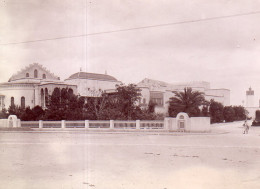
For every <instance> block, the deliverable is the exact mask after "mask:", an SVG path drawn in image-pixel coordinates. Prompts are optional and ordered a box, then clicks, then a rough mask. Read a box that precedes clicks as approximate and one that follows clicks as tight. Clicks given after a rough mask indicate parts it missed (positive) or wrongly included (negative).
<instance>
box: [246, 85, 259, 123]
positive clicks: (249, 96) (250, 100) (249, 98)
mask: <svg viewBox="0 0 260 189" xmlns="http://www.w3.org/2000/svg"><path fill="white" fill-rule="evenodd" d="M254 95H255V93H254V90H252V88H251V87H250V88H249V89H248V91H246V107H245V108H246V110H247V111H248V117H251V118H252V119H255V112H256V110H260V108H259V107H258V106H255V103H254Z"/></svg>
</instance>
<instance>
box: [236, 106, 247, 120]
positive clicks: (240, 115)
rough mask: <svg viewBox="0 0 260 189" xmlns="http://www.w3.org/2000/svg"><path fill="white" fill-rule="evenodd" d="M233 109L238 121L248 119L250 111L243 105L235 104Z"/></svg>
mask: <svg viewBox="0 0 260 189" xmlns="http://www.w3.org/2000/svg"><path fill="white" fill-rule="evenodd" d="M233 109H234V112H235V120H236V121H241V120H245V119H246V117H247V114H248V112H247V110H246V109H245V108H244V107H243V106H233Z"/></svg>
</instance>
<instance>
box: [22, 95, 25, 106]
mask: <svg viewBox="0 0 260 189" xmlns="http://www.w3.org/2000/svg"><path fill="white" fill-rule="evenodd" d="M21 108H25V98H24V96H22V97H21Z"/></svg>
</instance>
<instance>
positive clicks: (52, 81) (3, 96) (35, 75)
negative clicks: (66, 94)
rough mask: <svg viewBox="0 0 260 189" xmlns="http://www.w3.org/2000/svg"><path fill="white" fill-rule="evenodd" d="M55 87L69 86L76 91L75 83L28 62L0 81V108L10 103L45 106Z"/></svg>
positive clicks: (21, 105) (22, 105)
mask: <svg viewBox="0 0 260 189" xmlns="http://www.w3.org/2000/svg"><path fill="white" fill-rule="evenodd" d="M55 88H60V89H61V88H69V89H70V90H73V92H74V93H76V92H77V86H76V85H70V84H66V83H64V82H62V81H60V78H59V77H57V76H55V75H54V74H53V73H51V72H50V71H49V70H47V69H46V68H44V67H43V66H42V65H40V64H37V63H34V64H30V65H29V66H28V67H26V68H24V69H23V70H21V71H19V72H18V73H16V74H14V75H13V76H12V77H11V78H10V79H9V80H8V82H5V83H0V102H1V103H0V109H3V108H6V109H8V108H9V107H10V106H11V105H17V106H20V107H22V108H25V107H30V108H33V107H35V106H37V105H39V106H41V107H43V108H45V107H46V105H47V101H48V97H49V95H50V94H52V92H53V90H54V89H55Z"/></svg>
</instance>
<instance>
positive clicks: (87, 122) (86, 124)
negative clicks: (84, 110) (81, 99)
mask: <svg viewBox="0 0 260 189" xmlns="http://www.w3.org/2000/svg"><path fill="white" fill-rule="evenodd" d="M85 128H86V129H89V120H85Z"/></svg>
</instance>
